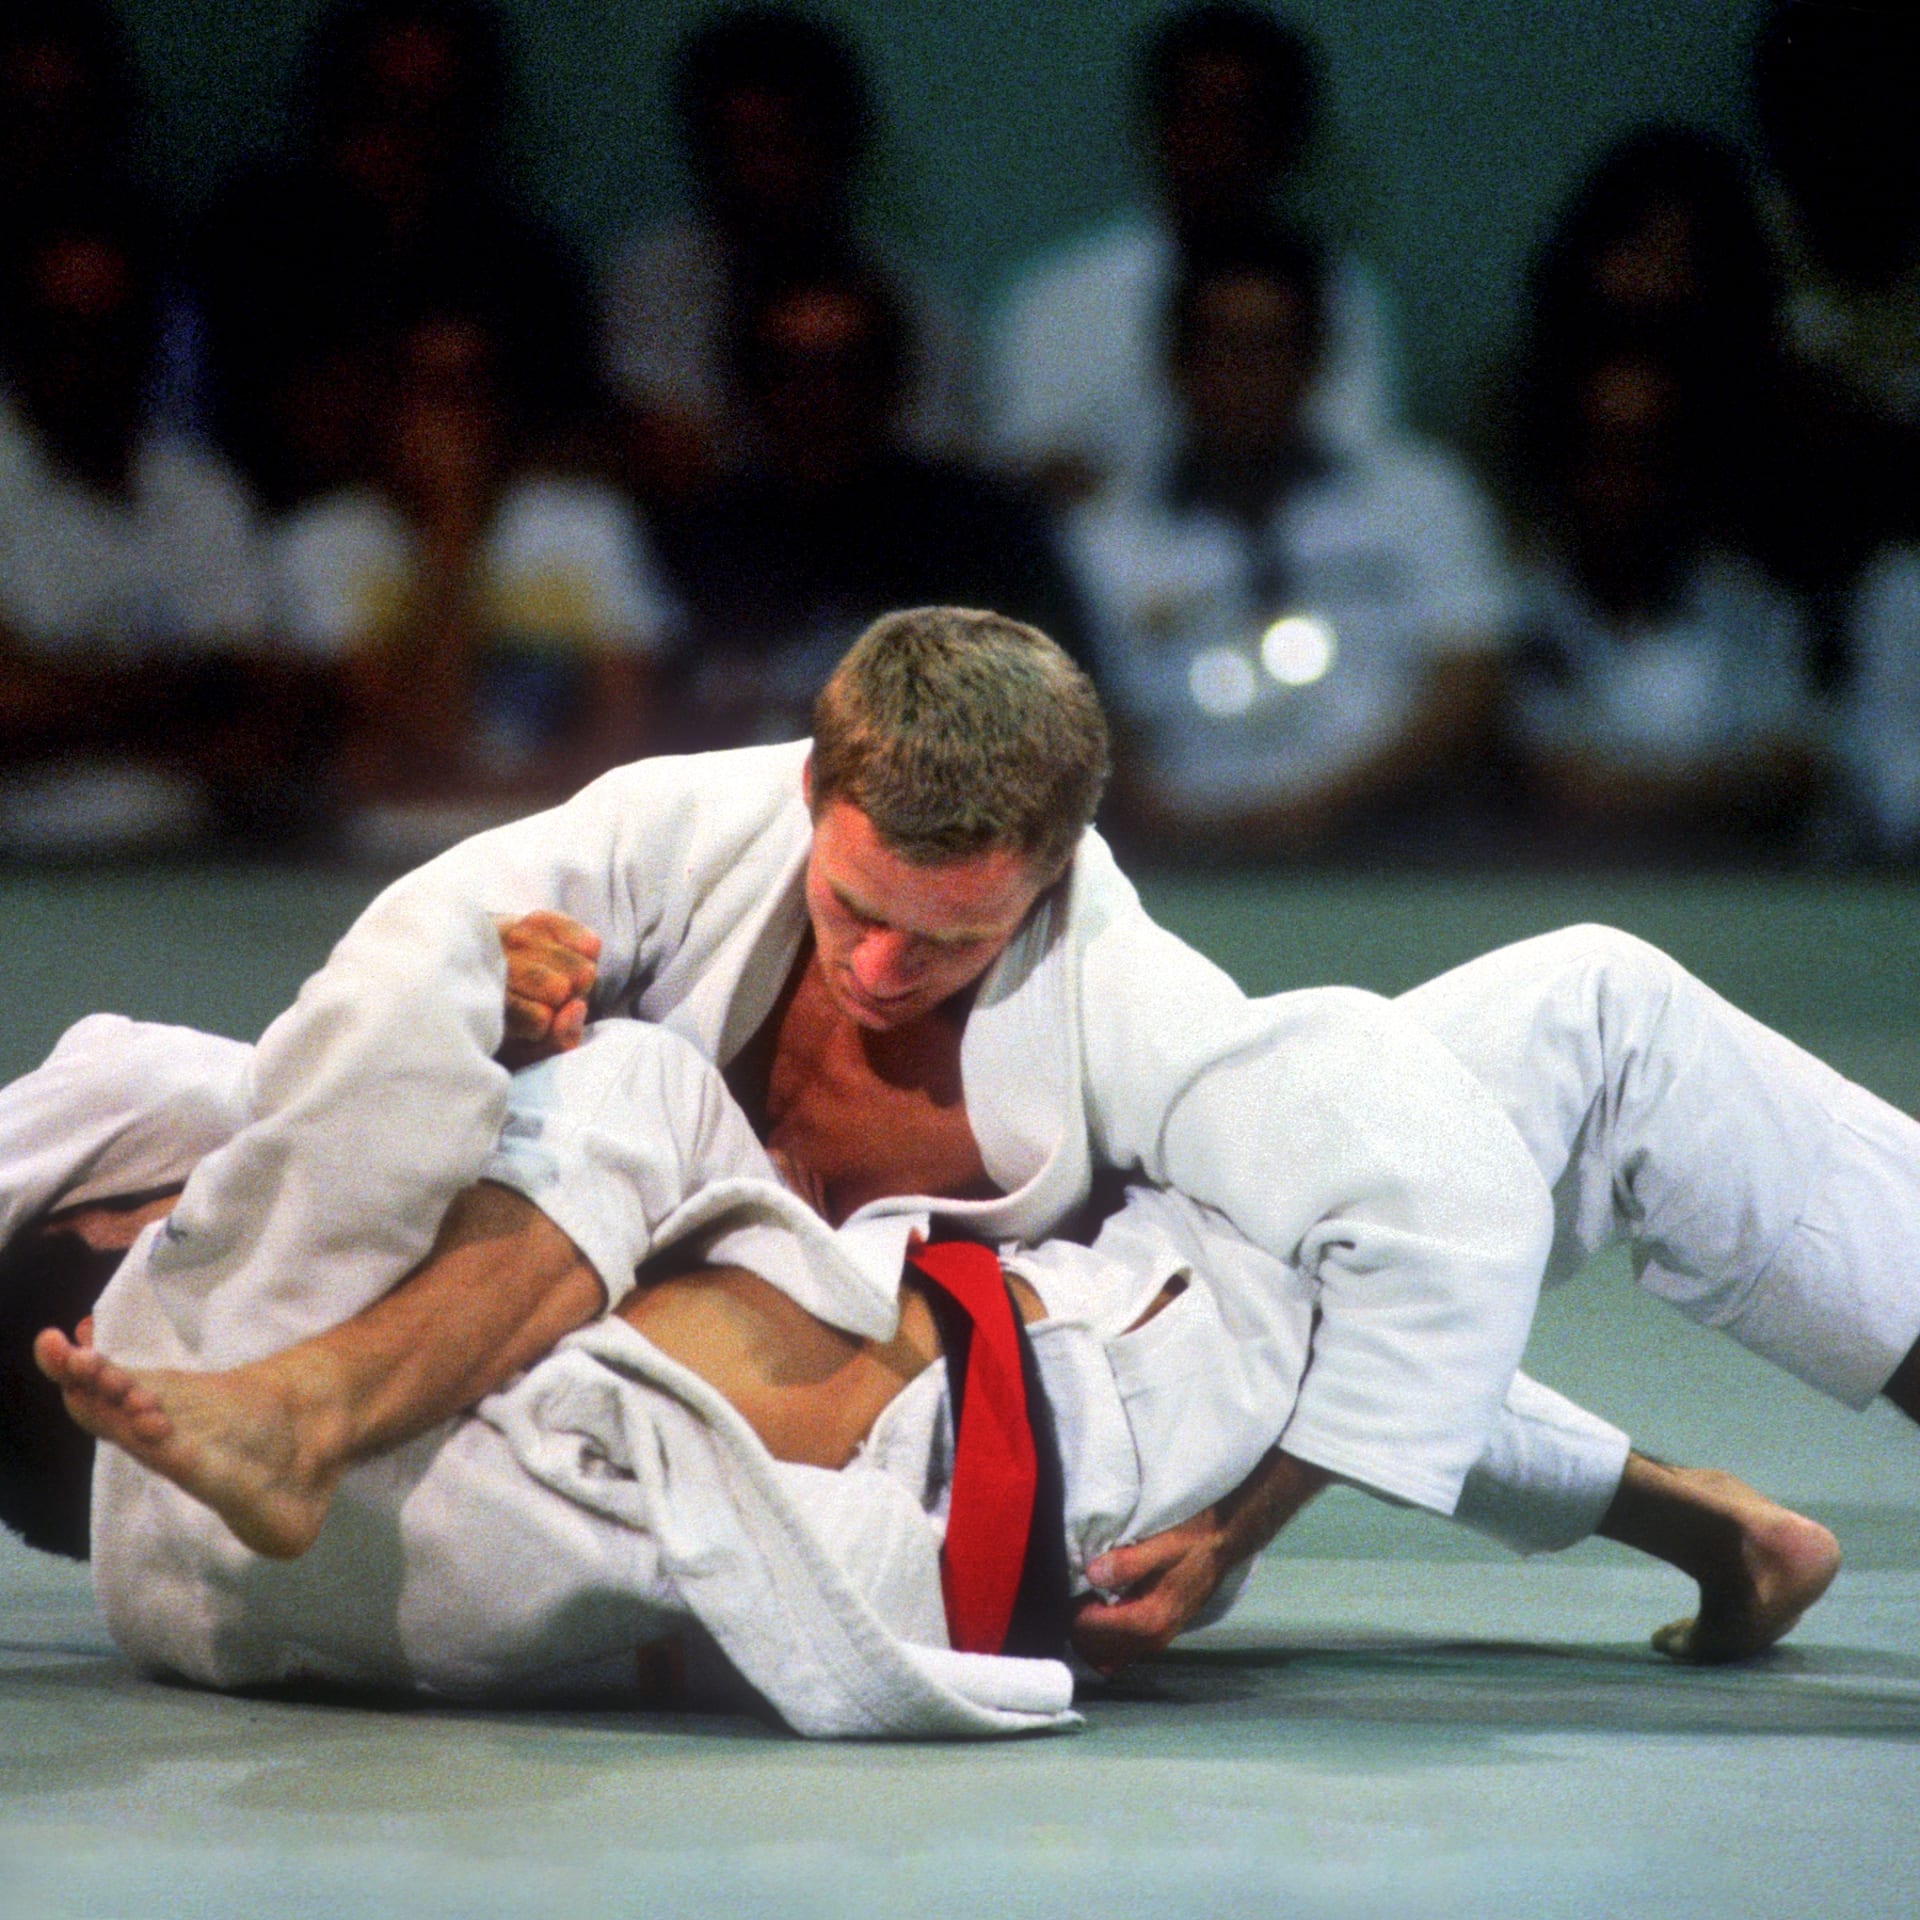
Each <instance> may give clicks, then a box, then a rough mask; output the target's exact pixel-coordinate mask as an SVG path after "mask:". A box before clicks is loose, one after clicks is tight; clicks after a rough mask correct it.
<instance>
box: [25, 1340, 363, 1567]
mask: <svg viewBox="0 0 1920 1920" xmlns="http://www.w3.org/2000/svg"><path fill="white" fill-rule="evenodd" d="M90 1331H91V1330H90V1329H89V1332H90ZM33 1357H34V1360H35V1362H36V1363H37V1364H38V1366H39V1368H40V1371H41V1372H42V1373H44V1374H45V1375H46V1376H47V1378H48V1379H49V1380H51V1381H52V1382H53V1383H54V1385H55V1386H57V1387H58V1388H59V1389H60V1393H61V1397H62V1399H63V1400H64V1401H65V1402H66V1408H67V1412H68V1413H69V1414H70V1415H71V1416H72V1417H73V1419H74V1420H75V1421H76V1422H77V1423H78V1424H79V1425H80V1426H82V1427H84V1428H85V1429H86V1430H87V1432H89V1433H90V1434H92V1435H93V1436H94V1437H95V1438H96V1439H99V1440H105V1441H108V1442H110V1443H111V1444H112V1445H114V1446H116V1447H119V1448H121V1449H122V1450H123V1451H124V1452H126V1453H129V1454H131V1455H132V1456H133V1457H134V1459H136V1460H138V1461H139V1462H140V1463H141V1465H142V1466H146V1467H150V1468H151V1469H152V1470H153V1471H154V1472H155V1473H158V1474H161V1475H163V1476H164V1477H165V1478H167V1479H169V1480H171V1481H172V1482H173V1483H174V1485H175V1486H177V1487H179V1488H181V1489H182V1490H183V1491H184V1492H186V1493H190V1494H192V1495H193V1497H194V1498H195V1499H196V1500H199V1501H201V1502H202V1503H204V1504H205V1505H206V1506H209V1507H211V1508H212V1509H213V1511H214V1512H215V1513H217V1514H218V1515H219V1516H220V1518H221V1519H222V1520H224V1521H225V1522H226V1523H227V1525H228V1527H229V1528H231V1529H232V1531H233V1533H234V1534H235V1535H236V1537H237V1538H238V1539H239V1540H240V1541H241V1543H242V1544H243V1545H245V1546H248V1547H251V1548H252V1549H253V1551H254V1552H255V1553H259V1554H265V1555H267V1556H268V1557H269V1558H272V1559H276V1560H291V1559H294V1558H296V1557H297V1556H299V1555H300V1554H303V1553H305V1552H306V1550H307V1549H308V1548H309V1547H310V1546H312V1545H313V1543H314V1541H315V1540H316V1539H317V1538H318V1537H319V1533H320V1527H321V1523H322V1522H323V1521H324V1520H325V1519H326V1517H327V1508H328V1506H329V1504H330V1503H331V1501H332V1499H333V1489H334V1485H335V1483H336V1482H337V1481H338V1479H339V1477H340V1472H341V1468H340V1466H339V1465H338V1464H331V1463H329V1464H316V1463H318V1462H327V1461H328V1458H329V1457H328V1455H327V1453H326V1451H325V1449H323V1448H321V1447H319V1446H317V1445H316V1444H315V1436H314V1435H313V1433H312V1431H311V1428H312V1426H313V1422H312V1421H311V1419H310V1418H303V1417H302V1406H301V1399H300V1396H299V1395H298V1394H297V1393H296V1392H295V1391H294V1389H293V1383H292V1382H290V1381H289V1380H288V1379H286V1378H284V1377H282V1376H283V1374H284V1372H285V1370H284V1369H276V1368H275V1367H274V1365H273V1363H272V1362H267V1363H264V1364H262V1365H260V1366H255V1367H241V1368H237V1369H235V1370H234V1371H232V1372H230V1373H182V1372H176V1371H172V1370H169V1369H165V1368H150V1369H133V1368H128V1367H121V1366H116V1365H115V1364H114V1363H113V1362H112V1361H111V1360H109V1359H108V1358H107V1357H106V1356H105V1355H104V1354H102V1353H100V1352H99V1351H98V1350H97V1349H95V1348H94V1347H93V1346H91V1345H90V1344H86V1343H84V1342H76V1341H73V1340H69V1339H68V1338H67V1336H66V1335H65V1334H63V1333H62V1332H60V1330H59V1329H58V1328H57V1327H48V1328H47V1329H46V1330H45V1331H44V1332H42V1333H41V1334H40V1335H39V1337H38V1338H37V1339H36V1340H35V1341H34V1343H33Z"/></svg>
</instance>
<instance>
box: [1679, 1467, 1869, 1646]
mask: <svg viewBox="0 0 1920 1920" xmlns="http://www.w3.org/2000/svg"><path fill="white" fill-rule="evenodd" d="M1668 1471H1669V1472H1672V1473H1674V1474H1675V1475H1677V1476H1678V1478H1679V1479H1680V1481H1681V1482H1682V1484H1683V1486H1684V1487H1685V1490H1686V1492H1687V1493H1688V1494H1689V1495H1690V1496H1691V1497H1693V1498H1694V1499H1696V1500H1697V1501H1698V1502H1699V1505H1700V1509H1701V1510H1702V1511H1703V1512H1706V1513H1710V1514H1712V1515H1713V1516H1714V1517H1715V1519H1716V1520H1718V1521H1719V1522H1721V1523H1722V1524H1721V1526H1719V1527H1716V1528H1714V1529H1712V1530H1711V1531H1712V1533H1713V1535H1714V1539H1713V1544H1712V1547H1711V1550H1710V1551H1709V1552H1707V1553H1706V1554H1704V1555H1703V1556H1702V1557H1701V1559H1700V1560H1699V1562H1698V1563H1697V1564H1696V1565H1694V1566H1693V1567H1690V1568H1689V1569H1688V1571H1689V1572H1691V1573H1692V1574H1693V1575H1694V1577H1695V1578H1696V1579H1697V1580H1698V1581H1699V1582H1700V1611H1699V1612H1698V1613H1697V1614H1695V1615H1694V1616H1693V1617H1692V1618H1691V1619H1687V1620H1674V1621H1670V1622H1669V1623H1668V1624H1667V1625H1666V1626H1664V1627H1662V1628H1660V1630H1659V1631H1658V1632H1657V1633H1655V1634H1654V1636H1653V1645H1654V1647H1655V1649H1656V1650H1657V1651H1658V1652H1660V1653H1664V1654H1665V1655H1666V1656H1667V1657H1668V1658H1669V1659H1671V1660H1682V1661H1686V1662H1688V1663H1689V1664H1691V1665H1695V1666H1718V1665H1723V1664H1725V1663H1726V1662H1728V1661H1733V1660H1751V1659H1753V1658H1754V1657H1755V1656H1756V1655H1758V1654H1762V1653H1765V1652H1766V1651H1767V1649H1768V1648H1769V1647H1771V1646H1773V1645H1774V1644H1775V1643H1776V1642H1778V1641H1779V1640H1781V1639H1783V1638H1784V1637H1785V1636H1786V1635H1787V1634H1788V1633H1789V1632H1791V1631H1792V1629H1793V1628H1794V1626H1795V1625H1796V1624H1797V1623H1798V1621H1799V1619H1800V1616H1801V1615H1802V1614H1803V1613H1805V1612H1806V1611H1807V1609H1808V1608H1809V1607H1810V1606H1812V1605H1813V1603H1814V1602H1815V1601H1816V1600H1818V1599H1819V1598H1820V1596H1821V1595H1822V1594H1823V1593H1825V1592H1826V1590H1827V1588H1828V1587H1829V1586H1831V1585H1832V1584H1833V1576H1834V1575H1835V1574H1836V1573H1838V1572H1839V1571H1840V1543H1839V1542H1838V1541H1837V1540H1836V1539H1835V1538H1834V1537H1833V1535H1832V1534H1830V1533H1829V1532H1828V1531H1827V1530H1826V1528H1825V1527H1823V1526H1821V1525H1820V1524H1819V1523H1818V1522H1817V1521H1814V1520H1809V1519H1808V1518H1807V1517H1806V1516H1805V1515H1804V1514H1798V1513H1794V1512H1793V1511H1791V1510H1790V1509H1789V1508H1786V1507H1783V1506H1780V1505H1778V1504H1777V1503H1776V1502H1774V1501H1772V1500H1769V1499H1767V1498H1766V1497H1765V1496H1764V1495H1763V1494H1759V1493H1756V1492H1755V1491H1754V1489H1753V1488H1751V1487H1749V1486H1748V1485H1746V1483H1745V1482H1744V1481H1740V1480H1736V1479H1735V1478H1734V1477H1733V1475H1732V1474H1730V1473H1719V1472H1716V1471H1714V1470H1712V1469H1710V1468H1670V1469H1668Z"/></svg>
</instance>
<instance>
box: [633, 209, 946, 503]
mask: <svg viewBox="0 0 1920 1920" xmlns="http://www.w3.org/2000/svg"><path fill="white" fill-rule="evenodd" d="M876 252H877V254H878V257H879V259H880V261H881V264H882V266H883V267H884V268H885V270H886V271H887V273H888V275H889V276H890V278H891V280H892V282H893V284H894V286H895V288H896V289H897V291H898V293H899V296H900V299H901V300H902V302H903V303H904V307H905V317H906V323H907V334H908V341H909V353H910V356H911V364H910V367H909V370H908V375H907V394H906V400H905V403H904V406H903V409H902V416H901V422H900V425H901V432H902V435H903V437H904V438H905V439H906V441H907V443H908V444H909V445H910V446H913V447H914V448H916V449H917V450H919V451H920V452H923V453H933V454H951V453H955V452H959V451H963V450H964V449H966V448H967V447H969V446H970V445H971V444H972V443H973V440H974V437H975V431H976V427H975V419H974V400H973V392H972V387H973V369H972V365H971V356H970V354H969V352H968V344H967V336H966V330H965V328H964V326H963V325H962V323H961V320H960V317H959V315H958V314H957V313H956V311H955V310H954V308H953V307H952V305H951V304H950V303H949V302H948V301H947V300H946V299H945V298H943V297H942V295H941V294H940V292H939V290H938V289H937V288H935V287H934V286H933V285H931V284H930V283H929V281H928V280H927V278H926V276H925V275H923V274H921V273H918V272H916V271H914V269H913V268H912V267H911V266H909V265H907V264H906V263H903V262H901V261H899V260H897V259H896V258H894V257H893V255H892V254H891V252H890V251H889V250H888V249H886V248H885V247H880V248H877V249H876ZM732 305H733V289H732V285H731V277H730V275H729V272H728V266H727V254H726V243H725V242H724V241H723V240H722V238H721V236H720V233H719V230H718V229H717V228H716V227H714V226H713V225H712V224H711V223H710V222H708V221H704V220H699V219H695V218H690V217H684V216H679V217H675V218H672V219H668V220H663V221H661V222H660V223H659V224H658V225H656V226H652V227H648V228H646V229H644V230H643V231H642V232H640V233H637V234H635V235H634V236H633V237H632V238H631V239H629V240H628V241H627V242H626V244H625V245H624V246H623V247H622V248H621V250H620V252H619V253H618V254H617V255H616V256H615V258H614V261H613V265H612V267H611V268H610V269H609V271H608V274H607V278H606V283H605V286H604V288H603V290H602V295H601V308H600V359H601V366H602V368H603V370H604V372H605V374H606V376H607V380H608V382H609V384H611V386H612V387H613V389H614V391H615V392H616V393H618V394H620V395H621V396H622V397H623V398H625V399H627V400H629V401H631V402H633V403H635V404H636V405H653V406H661V407H666V408H669V409H671V410H672V411H673V412H675V413H678V414H682V415H685V416H686V417H688V418H690V419H693V420H696V421H699V422H700V423H701V424H702V425H703V426H705V427H706V428H707V430H708V431H709V432H711V433H712V434H713V435H714V436H715V440H716V444H717V445H718V447H719V450H720V453H721V456H722V458H723V460H725V461H726V462H728V463H729V464H734V465H737V464H739V463H740V462H741V461H743V460H744V459H745V458H746V456H747V454H748V451H749V440H748V435H747V433H746V429H745V426H744V424H743V422H742V419H741V409H740V402H739V396H738V394H737V392H736V391H735V388H734V382H733V377H732V373H731V371H730V368H729V365H728V340H727V329H728V325H729V317H730V314H731V311H732Z"/></svg>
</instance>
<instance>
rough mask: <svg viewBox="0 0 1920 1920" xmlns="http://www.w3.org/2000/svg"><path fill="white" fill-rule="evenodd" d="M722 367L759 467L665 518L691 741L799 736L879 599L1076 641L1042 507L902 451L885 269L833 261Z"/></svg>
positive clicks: (752, 320) (990, 481) (791, 285)
mask: <svg viewBox="0 0 1920 1920" xmlns="http://www.w3.org/2000/svg"><path fill="white" fill-rule="evenodd" d="M734 356H735V362H734V366H735V375H736V377H737V379H738V381H739V385H740V390H741V392H742V394H743V395H744V396H745V398H746V401H747V404H748V406H749V407H750V409H751V413H752V421H753V426H754V434H755V441H756V444H757V445H758V447H759V448H760V450H761V451H760V460H759V463H758V465H757V467H756V469H755V470H754V471H753V472H751V473H749V474H746V475H743V476H741V477H739V478H737V479H735V480H733V481H731V482H729V483H727V484H726V485H725V486H723V487H722V488H720V489H719V490H718V491H717V492H716V493H714V494H713V495H712V496H710V497H709V498H707V499H705V500H702V501H699V502H695V503H692V504H690V505H688V506H686V507H684V508H682V509H681V510H679V511H677V512H674V513H672V514H668V515H664V516H663V517H662V520H661V524H660V539H661V546H662V551H663V553H664V555H665V557H666V559H667V561H668V565H669V567H670V569H671V571H672V572H673V574H674V577H675V578H676V579H677V581H678V582H679V584H680V586H681V588H682V590H683V592H684V594H685V597H686V599H687V601H688V603H689V605H690V607H691V609H692V612H693V615H694V624H693V633H692V639H691V645H690V647H689V649H688V656H687V663H686V671H685V674H684V676H683V679H684V691H683V702H684V706H683V712H682V716H681V717H682V719H683V721H684V722H685V723H686V724H687V725H689V726H691V727H694V728H697V729H699V730H700V731H701V743H702V744H722V743H738V742H742V741H746V740H750V739H790V738H795V737H797V736H798V735H799V734H801V733H804V732H805V731H806V726H807V720H808V715H809V713H810V710H811V706H812V701H813V696H814V694H815V693H816V692H817V691H818V689H819V687H820V684H821V682H822V681H823V680H824V679H825V678H826V676H827V673H828V672H829V671H830V670H831V668H832V666H833V664H834V662H835V661H836V660H837V659H838V658H839V656H840V654H841V653H842V652H843V651H844V650H845V648H846V646H847V645H848V643H849V642H850V641H851V640H852V639H853V637H854V636H855V634H857V633H858V632H859V630H860V629H861V628H862V627H863V626H865V625H866V624H867V622H868V621H870V620H872V619H873V618H874V617H875V616H876V615H878V614H880V613H883V612H885V611H887V610H888V609H889V608H892V607H899V606H914V605H922V604H926V603H931V602H953V603H958V604H962V605H971V606H981V607H991V608H994V609H995V610H996V611H999V612H1003V613H1008V614H1012V615H1013V616H1015V617H1016V618H1019V619H1026V620H1031V621H1033V622H1035V623H1036V624H1038V625H1040V626H1042V627H1044V628H1046V629H1047V631H1048V632H1050V633H1052V634H1053V635H1054V636H1055V637H1056V638H1057V639H1058V640H1059V641H1060V642H1061V644H1062V645H1064V646H1066V647H1067V648H1068V649H1069V650H1074V649H1077V647H1078V645H1079V634H1078V624H1077V621H1076V619H1075V612H1074V602H1073V599H1072V596H1071V593H1070V590H1069V589H1068V587H1067V585H1066V582H1065V580H1064V577H1063V576H1062V574H1061V571H1060V568H1059V564H1058V562H1057V560H1056V559H1055V556H1054V553H1053V549H1052V546H1051V544H1050V542H1049V539H1048V534H1047V529H1046V526H1045V523H1044V521H1043V519H1042V518H1041V516H1040V513H1039V511H1038V509H1037V508H1036V507H1035V506H1034V505H1033V504H1032V503H1031V502H1029V501H1028V500H1027V499H1026V498H1025V497H1024V496H1023V495H1020V494H1018V493H1016V492H1014V491H1013V490H1012V489H1010V488H1009V487H1007V486H1006V485H1005V483H1004V482H1002V481H1000V480H998V479H997V478H995V477H993V476H991V475H989V474H986V473H984V472H981V471H979V470H978V469H976V468H974V467H971V466H967V465H964V464H962V463H960V462H957V461H948V460H940V459H936V458H934V457H933V456H931V455H928V454H925V453H921V452H916V451H914V450H912V449H910V448H905V447H902V446H901V445H900V444H899V441H898V438H897V421H898V416H899V411H900V407H901V404H902V400H903V398H904V393H905V381H906V367H907V349H906V322H905V319H904V317H903V314H902V311H901V307H900V303H899V301H898V299H897V297H896V296H895V294H894V292H893V289H892V286H891V283H890V282H889V281H888V280H887V279H886V278H885V277H884V276H883V275H882V274H880V273H879V272H878V271H877V270H876V269H873V268H871V267H867V266H864V265H861V264H859V263H858V262H853V261H846V260H831V259H830V260H826V261H822V262H819V263H817V264H816V265H815V266H814V267H813V268H811V269H810V270H808V271H805V272H800V273H797V274H796V275H795V276H794V278H792V279H791V280H789V281H788V282H786V283H785V284H784V285H779V286H773V287H766V288H763V289H761V290H760V292H759V293H758V295H757V297H755V298H753V299H751V300H750V301H749V302H748V303H747V305H746V306H745V307H744V308H743V309H742V311H741V314H740V316H739V320H738V323H737V332H736V339H735V346H734Z"/></svg>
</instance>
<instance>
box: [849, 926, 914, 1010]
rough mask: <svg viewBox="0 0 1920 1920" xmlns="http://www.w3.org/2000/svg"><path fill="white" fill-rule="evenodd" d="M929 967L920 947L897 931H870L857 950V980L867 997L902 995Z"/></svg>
mask: <svg viewBox="0 0 1920 1920" xmlns="http://www.w3.org/2000/svg"><path fill="white" fill-rule="evenodd" d="M925 965H926V960H925V953H924V950H923V949H922V947H921V946H920V943H919V942H918V941H916V940H915V939H914V937H913V935H912V934H910V933H902V932H900V931H899V930H898V929H897V928H893V927H873V928H870V929H869V930H868V931H867V932H865V933H863V934H862V935H861V936H860V939H859V942H858V944H857V945H856V946H855V947H854V949H853V960H852V966H853V977H854V979H855V980H856V981H858V982H859V985H860V989H861V991H862V992H863V993H877V994H881V995H886V994H889V993H899V992H900V991H902V990H903V989H904V988H906V987H910V986H912V985H913V984H914V982H915V981H916V980H918V979H919V977H920V975H921V973H922V972H923V971H924V970H925Z"/></svg>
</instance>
